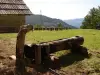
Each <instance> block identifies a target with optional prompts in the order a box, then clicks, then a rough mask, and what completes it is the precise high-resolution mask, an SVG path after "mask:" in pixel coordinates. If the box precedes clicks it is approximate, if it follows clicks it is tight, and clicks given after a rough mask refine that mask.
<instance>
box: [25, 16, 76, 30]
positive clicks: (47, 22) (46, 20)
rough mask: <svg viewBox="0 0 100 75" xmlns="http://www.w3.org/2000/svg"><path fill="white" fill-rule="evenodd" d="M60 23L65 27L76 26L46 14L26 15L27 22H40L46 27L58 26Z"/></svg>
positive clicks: (33, 23)
mask: <svg viewBox="0 0 100 75" xmlns="http://www.w3.org/2000/svg"><path fill="white" fill-rule="evenodd" d="M59 23H61V24H62V25H63V26H64V27H68V28H75V27H74V26H71V25H69V24H67V23H65V22H64V21H62V20H60V19H56V18H50V17H47V16H44V15H30V16H26V24H32V25H35V24H40V25H44V26H46V27H52V26H53V27H56V26H57V25H58V24H59Z"/></svg>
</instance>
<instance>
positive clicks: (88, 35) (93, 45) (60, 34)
mask: <svg viewBox="0 0 100 75" xmlns="http://www.w3.org/2000/svg"><path fill="white" fill-rule="evenodd" d="M16 35H17V34H16V33H5V34H0V39H10V38H16ZM76 35H81V36H83V37H84V39H85V41H84V46H86V47H87V48H88V49H90V50H100V31H99V30H92V29H87V30H82V29H70V30H63V31H33V32H29V33H27V35H26V41H29V42H30V43H40V42H46V41H51V40H56V39H60V38H69V37H73V36H76Z"/></svg>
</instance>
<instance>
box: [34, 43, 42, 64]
mask: <svg viewBox="0 0 100 75" xmlns="http://www.w3.org/2000/svg"><path fill="white" fill-rule="evenodd" d="M35 63H36V65H39V64H41V46H40V45H37V46H36V48H35Z"/></svg>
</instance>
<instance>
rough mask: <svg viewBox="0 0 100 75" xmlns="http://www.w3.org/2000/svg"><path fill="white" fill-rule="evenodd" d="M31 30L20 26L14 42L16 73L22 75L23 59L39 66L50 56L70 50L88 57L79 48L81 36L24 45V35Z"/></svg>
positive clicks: (23, 69) (23, 68) (84, 50)
mask: <svg viewBox="0 0 100 75" xmlns="http://www.w3.org/2000/svg"><path fill="white" fill-rule="evenodd" d="M30 30H33V28H32V26H31V25H26V26H22V27H21V28H20V31H19V33H18V36H17V42H16V71H17V72H19V73H21V75H24V73H23V72H25V64H24V63H25V62H24V59H25V57H26V58H29V59H30V60H31V61H32V60H33V59H34V64H35V65H40V64H42V63H43V62H44V60H46V59H45V58H46V57H47V58H48V57H50V54H52V53H54V52H57V51H61V50H68V49H70V50H71V51H72V52H77V53H81V54H83V55H88V52H87V49H86V48H85V47H83V46H81V45H82V44H83V43H84V38H83V37H82V36H75V37H71V38H64V39H58V40H54V41H48V42H41V43H39V44H32V45H31V46H28V45H24V40H25V34H26V33H27V32H28V31H30Z"/></svg>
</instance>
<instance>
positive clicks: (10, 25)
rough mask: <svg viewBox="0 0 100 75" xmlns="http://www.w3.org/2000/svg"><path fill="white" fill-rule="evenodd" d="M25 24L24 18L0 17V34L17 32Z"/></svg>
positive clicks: (13, 16)
mask: <svg viewBox="0 0 100 75" xmlns="http://www.w3.org/2000/svg"><path fill="white" fill-rule="evenodd" d="M24 24H25V16H16V15H9V16H8V15H7V16H0V32H18V30H19V27H20V26H21V25H24Z"/></svg>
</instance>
